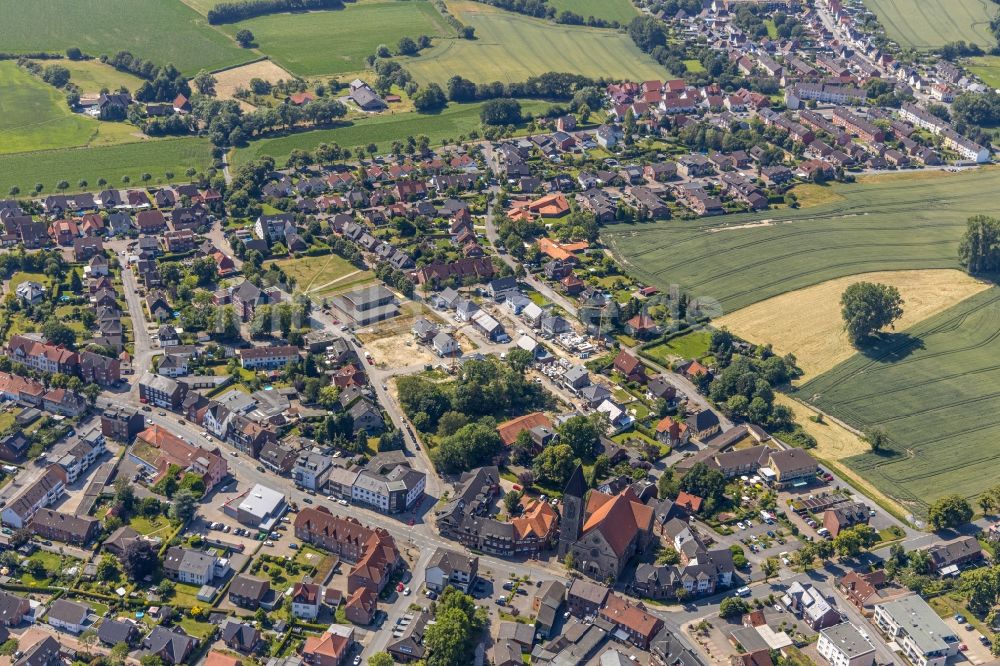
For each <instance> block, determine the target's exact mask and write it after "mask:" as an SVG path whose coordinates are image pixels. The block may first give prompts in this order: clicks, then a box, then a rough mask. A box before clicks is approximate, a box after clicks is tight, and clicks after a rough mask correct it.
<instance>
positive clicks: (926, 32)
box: [864, 0, 996, 49]
mask: <svg viewBox="0 0 1000 666" xmlns="http://www.w3.org/2000/svg"><path fill="white" fill-rule="evenodd" d="M864 1H865V4H866V5H867V6H868V8H869V9H871V10H872V11H873V12H875V15H876V16H877V17H878V20H879V22H881V23H882V25H883V27H885V33H886V35H887V36H888V37H889V39H892V40H895V41H896V42H898V43H899V44H900V45H901V46H903V47H911V48H915V49H934V48H938V47H940V46H943V45H944V44H947V43H948V42H957V41H966V42H975V43H976V44H979V45H980V46H981V47H983V48H984V49H989V47H990V46H992V45H993V44H994V43H995V41H996V40H995V39H994V37H993V35H992V34H991V33H990V19H991V18H992V17H993V16H994V15H995V14H996V5H995V4H994V3H992V2H991V1H990V0H864Z"/></svg>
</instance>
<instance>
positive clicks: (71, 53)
mask: <svg viewBox="0 0 1000 666" xmlns="http://www.w3.org/2000/svg"><path fill="white" fill-rule="evenodd" d="M66 57H67V58H69V59H70V60H83V51H81V50H80V49H79V48H78V47H76V46H71V47H69V48H68V49H66Z"/></svg>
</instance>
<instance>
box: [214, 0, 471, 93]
mask: <svg viewBox="0 0 1000 666" xmlns="http://www.w3.org/2000/svg"><path fill="white" fill-rule="evenodd" d="M220 28H222V29H223V30H225V31H226V32H227V33H229V34H230V35H235V34H236V31H237V30H241V29H244V28H246V29H248V30H250V31H251V32H253V34H254V37H255V38H256V40H257V44H258V45H259V46H258V49H257V50H259V51H260V52H262V53H265V54H267V55H269V56H271V58H272V59H273V60H274V61H275V62H277V63H278V64H279V65H281V66H282V67H284V68H285V69H287V70H288V71H290V72H292V73H293V74H297V75H299V76H320V75H329V74H342V73H344V72H357V71H360V70H362V69H364V68H365V58H366V57H367V56H370V55H372V54H374V53H375V50H376V49H377V48H378V46H379V44H385V45H386V46H388V47H389V48H390V49H391V50H393V51H395V49H396V44H397V42H399V40H400V38H402V37H412V38H414V39H415V38H417V37H419V36H420V35H429V36H431V37H438V36H446V35H450V34H452V30H451V28H450V27H449V26H448V24H447V23H445V20H444V17H442V16H441V14H440V13H439V12H438V11H437V10H436V9H435V8H434V6H433V5H432V4H431V3H430V2H428V1H427V0H406V1H403V0H362V1H361V2H356V3H349V4H347V6H346V7H345V8H344V9H341V10H335V11H320V12H308V13H298V14H272V15H270V16H261V17H258V18H254V19H250V20H248V21H241V22H239V23H231V24H226V25H223V26H220ZM443 81H444V80H443V79H442V82H443Z"/></svg>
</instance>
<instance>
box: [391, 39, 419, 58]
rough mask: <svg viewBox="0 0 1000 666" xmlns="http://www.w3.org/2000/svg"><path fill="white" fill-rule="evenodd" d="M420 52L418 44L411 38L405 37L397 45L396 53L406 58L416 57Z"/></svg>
mask: <svg viewBox="0 0 1000 666" xmlns="http://www.w3.org/2000/svg"><path fill="white" fill-rule="evenodd" d="M418 50H419V49H418V48H417V43H416V42H415V41H413V39H411V38H410V37H403V38H402V39H400V40H399V42H398V43H397V44H396V53H398V54H399V55H404V56H411V55H416V54H417V51H418Z"/></svg>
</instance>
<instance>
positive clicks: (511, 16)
mask: <svg viewBox="0 0 1000 666" xmlns="http://www.w3.org/2000/svg"><path fill="white" fill-rule="evenodd" d="M448 8H449V9H450V10H451V11H452V12H453V13H454V14H455V16H456V17H458V18H459V19H460V20H461V21H462V22H463V23H465V24H467V25H471V26H473V27H474V28H475V29H476V39H475V40H472V41H470V40H465V39H458V38H454V39H447V40H442V41H440V42H438V43H436V44H434V46H432V47H431V48H429V49H427V50H426V51H424V52H423V53H421V54H420V55H419V56H417V57H415V58H405V59H403V60H402V61H401V62H402V64H403V66H404V67H406V68H407V69H409V70H410V73H412V74H413V76H414V78H416V79H417V81H419V82H421V83H427V82H437V83H442V84H443V83H445V82H446V81H447V80H448V79H449V78H451V77H452V76H453V75H455V74H458V75H460V76H464V77H465V78H467V79H471V80H473V81H476V82H477V83H485V82H492V81H505V82H510V81H523V80H525V79H527V78H528V77H530V76H537V75H539V74H544V73H545V72H553V71H554V72H573V73H577V74H583V75H585V76H591V77H594V78H598V77H602V76H603V77H605V78H611V79H631V80H633V81H645V80H649V79H658V78H663V77H665V76H666V75H667V74H666V70H664V69H663V68H662V67H660V66H659V65H657V64H656V63H655V62H654V61H653V59H652V58H650V57H649V56H648V55H647V54H645V53H642V52H641V51H640V50H639V49H638V48H637V47H636V46H635V44H633V43H632V40H631V39H629V37H628V35H625V34H622V33H620V32H618V31H615V30H607V29H600V28H586V27H581V26H570V25H558V24H555V23H553V22H551V21H544V20H541V19H536V18H531V17H529V16H524V15H522V14H515V13H513V12H507V11H504V10H502V9H496V8H495V7H491V6H489V5H485V4H480V3H476V2H469V1H467V0H457V1H454V2H449V3H448Z"/></svg>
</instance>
